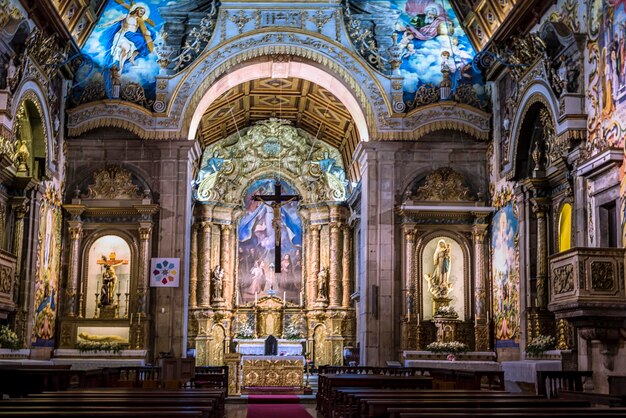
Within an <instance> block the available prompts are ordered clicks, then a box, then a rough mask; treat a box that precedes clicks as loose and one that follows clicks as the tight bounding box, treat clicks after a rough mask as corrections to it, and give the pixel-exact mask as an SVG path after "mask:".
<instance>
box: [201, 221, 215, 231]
mask: <svg viewBox="0 0 626 418" xmlns="http://www.w3.org/2000/svg"><path fill="white" fill-rule="evenodd" d="M212 226H213V224H212V223H211V222H209V221H202V222H201V223H200V228H202V232H204V233H206V232H211V227H212Z"/></svg>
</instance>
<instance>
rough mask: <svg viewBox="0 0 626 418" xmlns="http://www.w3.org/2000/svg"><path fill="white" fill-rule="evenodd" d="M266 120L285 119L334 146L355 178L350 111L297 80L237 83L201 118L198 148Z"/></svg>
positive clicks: (354, 140)
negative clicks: (199, 144) (201, 143)
mask: <svg viewBox="0 0 626 418" xmlns="http://www.w3.org/2000/svg"><path fill="white" fill-rule="evenodd" d="M269 118H282V119H287V120H290V121H292V122H293V124H294V126H295V127H297V128H302V129H304V130H305V131H307V132H308V133H309V134H311V135H312V136H313V137H317V138H318V139H320V140H322V141H325V142H326V143H328V144H330V145H332V146H334V147H336V148H337V149H338V150H339V151H340V152H341V154H342V156H343V163H344V166H345V167H346V171H348V172H350V174H351V177H352V178H358V172H357V171H358V168H357V167H356V164H354V165H352V164H351V161H352V154H353V153H354V150H355V148H356V146H357V144H358V142H359V136H358V133H357V131H356V129H355V127H354V121H353V120H352V117H351V116H350V113H349V112H348V110H347V109H346V107H345V106H344V105H343V104H342V103H341V102H340V101H339V99H337V98H336V97H335V96H334V95H333V94H332V93H331V92H329V91H328V90H326V89H324V88H322V87H320V86H318V85H317V84H315V83H311V82H309V81H306V80H302V79H297V78H281V79H270V78H264V79H259V80H254V81H249V82H246V83H243V84H240V85H238V86H237V87H234V88H232V89H230V90H229V91H227V92H226V93H224V94H223V95H221V96H220V97H219V98H218V99H217V100H215V101H214V102H213V103H212V104H211V106H210V107H209V108H208V109H207V111H206V112H205V113H204V115H203V117H202V123H201V127H200V128H201V129H200V135H201V139H202V142H203V145H205V146H206V145H210V144H212V143H214V142H216V141H219V140H220V139H222V138H226V137H228V136H229V135H231V134H233V133H235V132H237V129H243V128H246V127H248V126H250V125H251V124H253V123H254V122H256V121H260V120H266V119H269Z"/></svg>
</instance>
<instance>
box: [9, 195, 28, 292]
mask: <svg viewBox="0 0 626 418" xmlns="http://www.w3.org/2000/svg"><path fill="white" fill-rule="evenodd" d="M12 209H13V213H15V220H14V224H13V253H14V254H15V258H16V260H17V263H15V284H14V286H13V289H14V290H13V294H14V298H13V300H15V301H17V300H18V295H19V291H20V277H21V275H22V251H23V248H24V247H23V244H24V218H25V217H26V212H27V211H28V206H26V201H21V202H19V203H15V204H13V205H12Z"/></svg>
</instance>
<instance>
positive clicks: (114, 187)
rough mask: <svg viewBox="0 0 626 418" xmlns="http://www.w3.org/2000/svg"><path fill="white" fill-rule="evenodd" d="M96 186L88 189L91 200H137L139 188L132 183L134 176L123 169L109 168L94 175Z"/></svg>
mask: <svg viewBox="0 0 626 418" xmlns="http://www.w3.org/2000/svg"><path fill="white" fill-rule="evenodd" d="M93 178H94V184H92V185H90V186H89V187H88V188H87V195H86V196H85V197H87V198H89V199H137V198H139V197H141V196H140V194H139V188H138V187H137V185H136V184H134V183H133V181H132V174H131V173H130V171H128V170H124V169H123V168H121V167H115V166H113V167H107V168H104V169H102V170H98V171H96V172H95V173H94V175H93Z"/></svg>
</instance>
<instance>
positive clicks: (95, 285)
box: [85, 235, 131, 318]
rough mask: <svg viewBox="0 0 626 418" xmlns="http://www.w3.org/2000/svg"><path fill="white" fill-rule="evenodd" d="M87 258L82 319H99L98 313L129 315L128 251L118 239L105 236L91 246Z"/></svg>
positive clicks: (129, 256) (119, 315)
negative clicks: (106, 311) (109, 312)
mask: <svg viewBox="0 0 626 418" xmlns="http://www.w3.org/2000/svg"><path fill="white" fill-rule="evenodd" d="M86 256H87V260H88V261H87V262H88V265H87V277H88V280H87V289H86V297H85V309H86V312H85V317H86V318H99V317H100V316H101V315H100V312H101V310H107V309H109V310H112V311H113V314H114V315H115V316H116V317H118V318H119V317H122V318H123V317H125V316H127V315H126V314H127V313H128V299H129V296H130V284H131V283H130V272H131V249H130V246H129V245H128V243H127V242H126V240H124V239H123V238H122V237H120V236H118V235H105V236H102V237H100V238H98V239H97V240H95V241H94V242H93V244H91V246H90V247H89V252H88V253H87V254H86Z"/></svg>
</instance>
